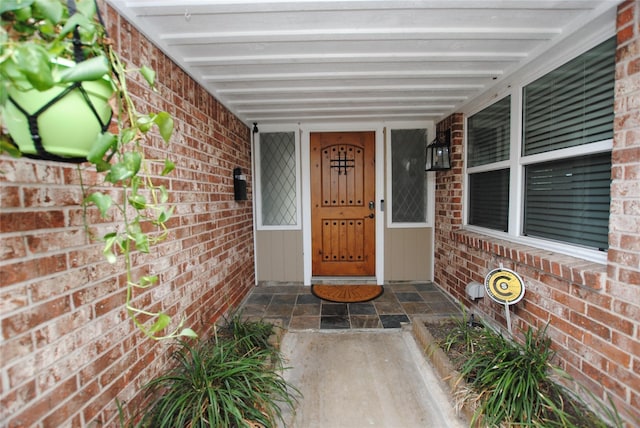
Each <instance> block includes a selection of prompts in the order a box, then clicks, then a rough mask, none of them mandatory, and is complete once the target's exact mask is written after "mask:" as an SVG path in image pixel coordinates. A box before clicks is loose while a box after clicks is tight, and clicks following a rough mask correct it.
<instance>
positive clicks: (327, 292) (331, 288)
mask: <svg viewBox="0 0 640 428" xmlns="http://www.w3.org/2000/svg"><path fill="white" fill-rule="evenodd" d="M383 291H384V289H383V288H382V286H381V285H372V284H355V285H354V284H348V285H330V284H313V285H312V286H311V293H313V295H314V296H316V297H318V298H320V299H322V300H327V301H329V302H336V303H358V302H368V301H369V300H373V299H375V298H376V297H380V295H381V294H382V292H383Z"/></svg>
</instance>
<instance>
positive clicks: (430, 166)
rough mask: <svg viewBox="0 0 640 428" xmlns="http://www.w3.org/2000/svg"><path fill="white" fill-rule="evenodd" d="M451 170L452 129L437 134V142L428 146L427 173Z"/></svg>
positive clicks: (434, 141)
mask: <svg viewBox="0 0 640 428" xmlns="http://www.w3.org/2000/svg"><path fill="white" fill-rule="evenodd" d="M446 169H451V129H447V130H446V131H444V132H440V133H438V134H437V137H436V139H435V140H433V141H432V142H431V144H429V145H427V164H426V165H425V168H424V170H425V171H442V170H446Z"/></svg>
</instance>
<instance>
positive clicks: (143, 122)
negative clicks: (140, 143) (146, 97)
mask: <svg viewBox="0 0 640 428" xmlns="http://www.w3.org/2000/svg"><path fill="white" fill-rule="evenodd" d="M136 126H137V127H138V129H140V131H142V132H144V133H146V132H149V130H150V129H151V127H152V126H153V119H152V118H151V116H149V115H148V114H140V115H138V117H137V118H136Z"/></svg>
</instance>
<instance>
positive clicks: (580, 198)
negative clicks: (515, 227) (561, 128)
mask: <svg viewBox="0 0 640 428" xmlns="http://www.w3.org/2000/svg"><path fill="white" fill-rule="evenodd" d="M610 185H611V154H610V153H604V154H598V155H590V156H582V157H579V158H571V159H563V160H560V161H554V162H544V163H540V164H535V165H529V166H527V167H526V169H525V216H524V234H525V235H528V236H535V237H540V238H547V239H553V240H558V241H565V242H570V243H573V244H578V245H584V246H587V247H594V248H598V249H601V250H604V249H606V248H607V247H608V233H609V204H610V195H609V187H610Z"/></svg>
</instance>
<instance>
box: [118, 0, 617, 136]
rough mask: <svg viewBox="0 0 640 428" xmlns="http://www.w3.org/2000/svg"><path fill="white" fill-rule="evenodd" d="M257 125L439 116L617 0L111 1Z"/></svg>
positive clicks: (173, 56) (433, 117)
mask: <svg viewBox="0 0 640 428" xmlns="http://www.w3.org/2000/svg"><path fill="white" fill-rule="evenodd" d="M108 1H109V3H110V4H112V5H113V6H115V7H116V9H118V10H119V11H120V12H121V13H122V14H123V15H124V16H126V17H127V19H129V20H130V21H131V22H132V23H133V24H134V25H135V26H136V27H137V28H138V29H140V30H141V31H142V32H143V33H144V34H145V35H146V36H147V37H149V38H150V39H151V40H152V41H153V42H154V43H155V44H157V45H158V46H159V47H160V48H161V49H162V50H163V51H164V52H165V53H166V54H167V55H168V56H170V57H171V58H172V59H173V60H174V61H176V62H177V63H178V64H179V65H180V66H182V67H183V68H184V69H185V70H186V71H187V72H188V73H189V74H190V75H191V76H192V77H193V78H194V79H195V80H196V81H198V82H199V83H200V84H201V85H202V86H204V87H205V88H206V89H207V90H208V91H209V92H210V93H211V94H212V95H213V96H215V97H216V98H217V99H218V100H219V101H220V102H222V103H223V104H224V105H225V106H227V107H228V108H229V109H230V110H231V111H233V112H234V113H235V114H236V115H238V116H239V117H240V119H241V120H243V121H244V122H246V123H247V124H250V123H252V122H258V123H260V124H265V123H297V122H305V123H306V122H338V121H351V122H354V121H355V122H358V121H369V120H371V121H383V120H384V121H389V120H392V121H407V120H437V119H440V118H442V117H444V116H446V115H448V114H450V113H451V112H454V111H457V110H458V109H459V108H460V107H461V106H463V105H464V104H466V103H467V102H469V101H470V100H472V99H473V98H474V97H477V96H478V95H479V94H481V93H483V92H485V91H487V90H488V89H489V88H491V87H492V86H493V85H496V84H498V83H500V82H501V81H502V80H504V79H505V78H506V77H507V76H509V75H510V74H511V73H514V72H515V71H517V70H519V69H520V68H522V67H523V66H524V65H526V64H527V63H529V62H530V61H531V60H533V59H534V58H536V57H538V56H540V55H541V54H543V53H544V52H545V51H547V50H548V49H550V48H551V47H553V46H555V45H556V44H557V43H559V42H560V41H561V40H563V39H565V38H566V37H568V36H569V35H571V33H573V32H575V31H577V30H579V29H580V28H582V27H584V26H586V25H588V24H589V23H590V22H592V21H594V20H595V19H596V18H598V17H600V16H602V15H603V14H604V13H606V12H608V11H609V12H610V11H611V9H612V8H615V6H616V5H617V4H618V3H619V2H618V1H614V0H559V1H550V0H496V1H489V0H438V1H436V0H423V1H404V0H378V1H376V0H345V1H330V0H325V1H318V0H316V1H310V0H297V1H279V0H254V1H249V0H227V1H220V0H148V1H147V0H108Z"/></svg>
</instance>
